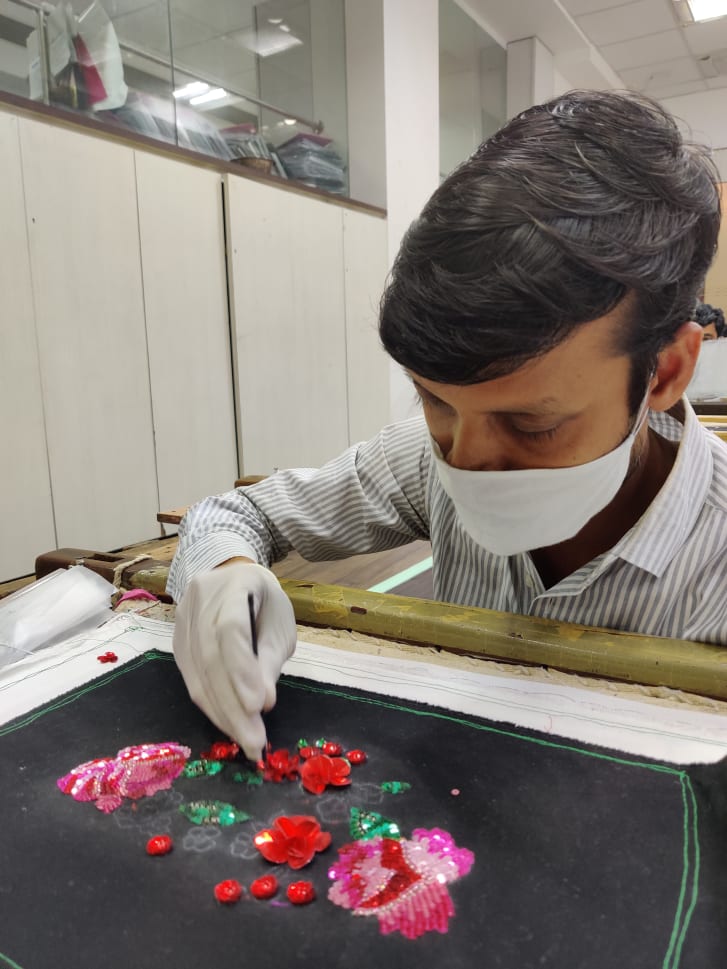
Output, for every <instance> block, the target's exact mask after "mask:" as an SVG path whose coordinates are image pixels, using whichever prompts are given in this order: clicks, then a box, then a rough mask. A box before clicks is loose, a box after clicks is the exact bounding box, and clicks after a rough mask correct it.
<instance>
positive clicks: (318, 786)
mask: <svg viewBox="0 0 727 969" xmlns="http://www.w3.org/2000/svg"><path fill="white" fill-rule="evenodd" d="M299 771H300V779H301V781H302V782H303V787H304V788H305V789H306V791H310V793H311V794H322V793H323V792H324V791H325V789H326V788H327V787H328V785H329V784H330V785H332V786H333V787H345V786H346V784H350V783H351V778H350V777H349V776H348V775H349V774H350V773H351V765H350V764H349V763H348V761H347V760H344V758H343V757H328V756H327V755H326V754H316V755H315V756H313V757H310V758H308V760H304V761H303V763H302V764H301V765H300V768H299Z"/></svg>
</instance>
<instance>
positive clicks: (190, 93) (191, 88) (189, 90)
mask: <svg viewBox="0 0 727 969" xmlns="http://www.w3.org/2000/svg"><path fill="white" fill-rule="evenodd" d="M209 88H210V86H209V84H205V83H204V81H190V82H189V84H185V85H184V87H178V88H177V90H176V91H175V92H174V97H175V98H194V97H196V96H197V95H199V94H204V93H205V91H209Z"/></svg>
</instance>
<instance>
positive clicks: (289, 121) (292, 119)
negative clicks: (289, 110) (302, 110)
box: [283, 118, 295, 124]
mask: <svg viewBox="0 0 727 969" xmlns="http://www.w3.org/2000/svg"><path fill="white" fill-rule="evenodd" d="M283 124H295V118H285V120H284V121H283Z"/></svg>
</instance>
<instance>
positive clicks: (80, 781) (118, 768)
mask: <svg viewBox="0 0 727 969" xmlns="http://www.w3.org/2000/svg"><path fill="white" fill-rule="evenodd" d="M190 753H191V751H190V749H189V747H183V746H182V745H181V744H176V743H163V744H137V745H135V746H133V747H124V748H123V750H120V751H119V752H118V753H117V755H116V757H101V758H97V759H96V760H89V761H87V762H86V763H85V764H79V765H78V767H74V768H73V770H72V771H70V773H68V774H64V775H63V777H60V778H58V781H57V782H56V783H57V784H58V787H59V788H60V789H61V790H62V791H63V793H64V794H70V795H71V797H72V798H74V800H76V801H95V802H96V807H97V808H98V809H99V811H103V812H104V813H105V814H108V813H109V812H111V811H115V810H116V808H118V807H119V805H120V804H121V803H122V801H123V799H124V798H125V797H130V798H133V799H137V798H140V797H151V795H152V794H156V792H157V791H163V790H166V789H167V788H170V787H171V786H172V781H174V780H175V779H176V778H177V777H178V776H179V775H180V774H181V772H182V770H183V768H184V765H185V763H186V761H187V758H188V757H189V755H190Z"/></svg>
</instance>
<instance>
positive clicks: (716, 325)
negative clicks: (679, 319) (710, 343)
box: [694, 303, 725, 341]
mask: <svg viewBox="0 0 727 969" xmlns="http://www.w3.org/2000/svg"><path fill="white" fill-rule="evenodd" d="M694 319H695V320H696V321H697V323H699V325H700V326H701V327H702V340H703V341H704V340H717V339H718V338H719V337H721V336H724V335H725V332H724V330H725V325H724V313H723V312H722V310H721V309H719V307H717V306H710V305H709V303H697V308H696V310H695V311H694Z"/></svg>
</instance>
